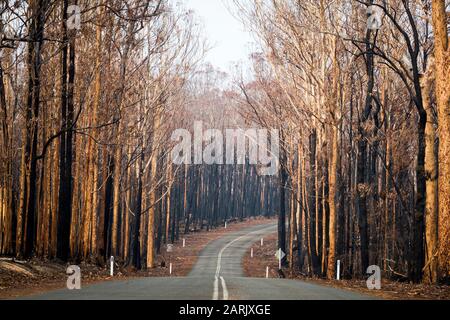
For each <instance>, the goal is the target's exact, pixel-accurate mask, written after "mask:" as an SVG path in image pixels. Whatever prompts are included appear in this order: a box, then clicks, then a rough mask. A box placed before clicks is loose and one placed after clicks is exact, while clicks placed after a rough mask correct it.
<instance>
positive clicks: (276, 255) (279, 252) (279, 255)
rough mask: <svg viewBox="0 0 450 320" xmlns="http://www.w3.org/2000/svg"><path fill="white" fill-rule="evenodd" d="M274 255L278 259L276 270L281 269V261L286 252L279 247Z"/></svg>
mask: <svg viewBox="0 0 450 320" xmlns="http://www.w3.org/2000/svg"><path fill="white" fill-rule="evenodd" d="M275 257H277V259H278V270H281V261H282V260H283V258H284V257H286V254H285V253H284V252H283V250H281V248H280V249H279V250H278V251H277V252H276V253H275Z"/></svg>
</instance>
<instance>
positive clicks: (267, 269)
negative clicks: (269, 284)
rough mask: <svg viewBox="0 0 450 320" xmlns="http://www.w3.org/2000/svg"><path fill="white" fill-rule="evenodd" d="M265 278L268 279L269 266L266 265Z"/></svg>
mask: <svg viewBox="0 0 450 320" xmlns="http://www.w3.org/2000/svg"><path fill="white" fill-rule="evenodd" d="M266 279H269V267H266Z"/></svg>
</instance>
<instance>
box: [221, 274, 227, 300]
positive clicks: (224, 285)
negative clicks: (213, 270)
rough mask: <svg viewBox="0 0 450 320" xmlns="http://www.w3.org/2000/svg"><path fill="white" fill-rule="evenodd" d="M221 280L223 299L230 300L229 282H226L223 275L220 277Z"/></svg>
mask: <svg viewBox="0 0 450 320" xmlns="http://www.w3.org/2000/svg"><path fill="white" fill-rule="evenodd" d="M220 280H222V288H223V300H228V289H227V284H226V283H225V279H224V278H223V277H220Z"/></svg>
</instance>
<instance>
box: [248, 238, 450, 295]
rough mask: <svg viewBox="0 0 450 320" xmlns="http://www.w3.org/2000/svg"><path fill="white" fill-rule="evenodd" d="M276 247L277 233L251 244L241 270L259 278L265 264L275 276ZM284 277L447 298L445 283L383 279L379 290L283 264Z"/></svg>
mask: <svg viewBox="0 0 450 320" xmlns="http://www.w3.org/2000/svg"><path fill="white" fill-rule="evenodd" d="M276 250H277V235H276V234H273V235H271V236H269V237H267V238H266V239H264V246H263V247H261V244H260V243H259V242H258V243H255V244H254V246H253V253H254V258H253V259H252V258H251V257H250V250H249V251H248V252H247V254H246V256H245V258H244V272H245V275H246V276H247V277H254V278H263V277H265V276H266V267H269V268H270V272H269V277H270V278H277V277H279V274H278V261H277V259H276V258H275V252H276ZM283 273H284V275H285V276H286V278H289V279H295V280H301V281H306V282H312V283H314V284H318V285H324V286H330V287H335V288H340V289H347V290H350V291H355V292H360V293H364V294H369V295H373V296H376V297H379V298H382V299H388V300H450V287H449V286H435V285H424V284H419V285H417V284H411V283H405V282H395V281H390V280H386V279H383V280H382V290H379V291H378V290H369V289H367V287H366V281H365V280H342V281H330V280H325V279H311V278H309V277H306V276H304V275H302V274H300V273H298V272H295V271H292V272H291V271H290V270H289V268H284V269H283Z"/></svg>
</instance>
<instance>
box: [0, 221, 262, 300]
mask: <svg viewBox="0 0 450 320" xmlns="http://www.w3.org/2000/svg"><path fill="white" fill-rule="evenodd" d="M269 221H270V220H268V219H266V218H252V219H249V220H246V221H243V222H234V223H229V224H228V226H227V229H225V228H224V227H221V228H218V229H213V230H211V231H201V232H195V233H190V234H188V235H182V236H181V237H180V241H178V242H176V243H175V244H174V247H173V252H172V253H171V254H170V256H169V254H168V253H167V252H166V251H167V248H166V246H163V247H162V248H161V254H159V255H158V256H157V264H156V265H157V267H155V268H153V269H149V270H139V271H137V270H133V269H132V268H122V267H120V266H117V265H116V270H115V275H114V277H113V278H112V277H110V276H109V267H107V266H98V265H93V264H80V265H79V266H80V268H81V273H82V284H83V285H86V284H94V283H98V282H102V281H111V280H124V279H129V278H137V277H167V276H169V275H170V273H169V261H170V262H171V263H172V265H173V273H172V277H183V276H186V275H188V273H189V272H190V271H191V269H192V268H193V266H194V265H195V263H196V261H197V257H198V255H199V253H200V252H201V251H202V250H203V249H204V248H205V247H206V246H207V245H208V244H209V243H210V242H211V241H214V240H216V239H218V238H220V237H222V236H224V235H225V234H227V233H230V232H234V231H239V230H241V229H244V228H247V227H251V226H254V225H259V224H267V223H268V222H269ZM183 238H185V239H186V247H185V248H183V247H182V239H183ZM164 262H165V263H164ZM164 264H165V266H164ZM67 266H68V264H60V263H57V262H53V261H42V260H37V259H33V260H29V261H15V260H14V259H9V258H0V299H9V298H16V297H22V296H27V295H34V294H38V293H42V292H46V291H50V290H56V289H61V288H65V286H66V281H67V275H66V268H67Z"/></svg>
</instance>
